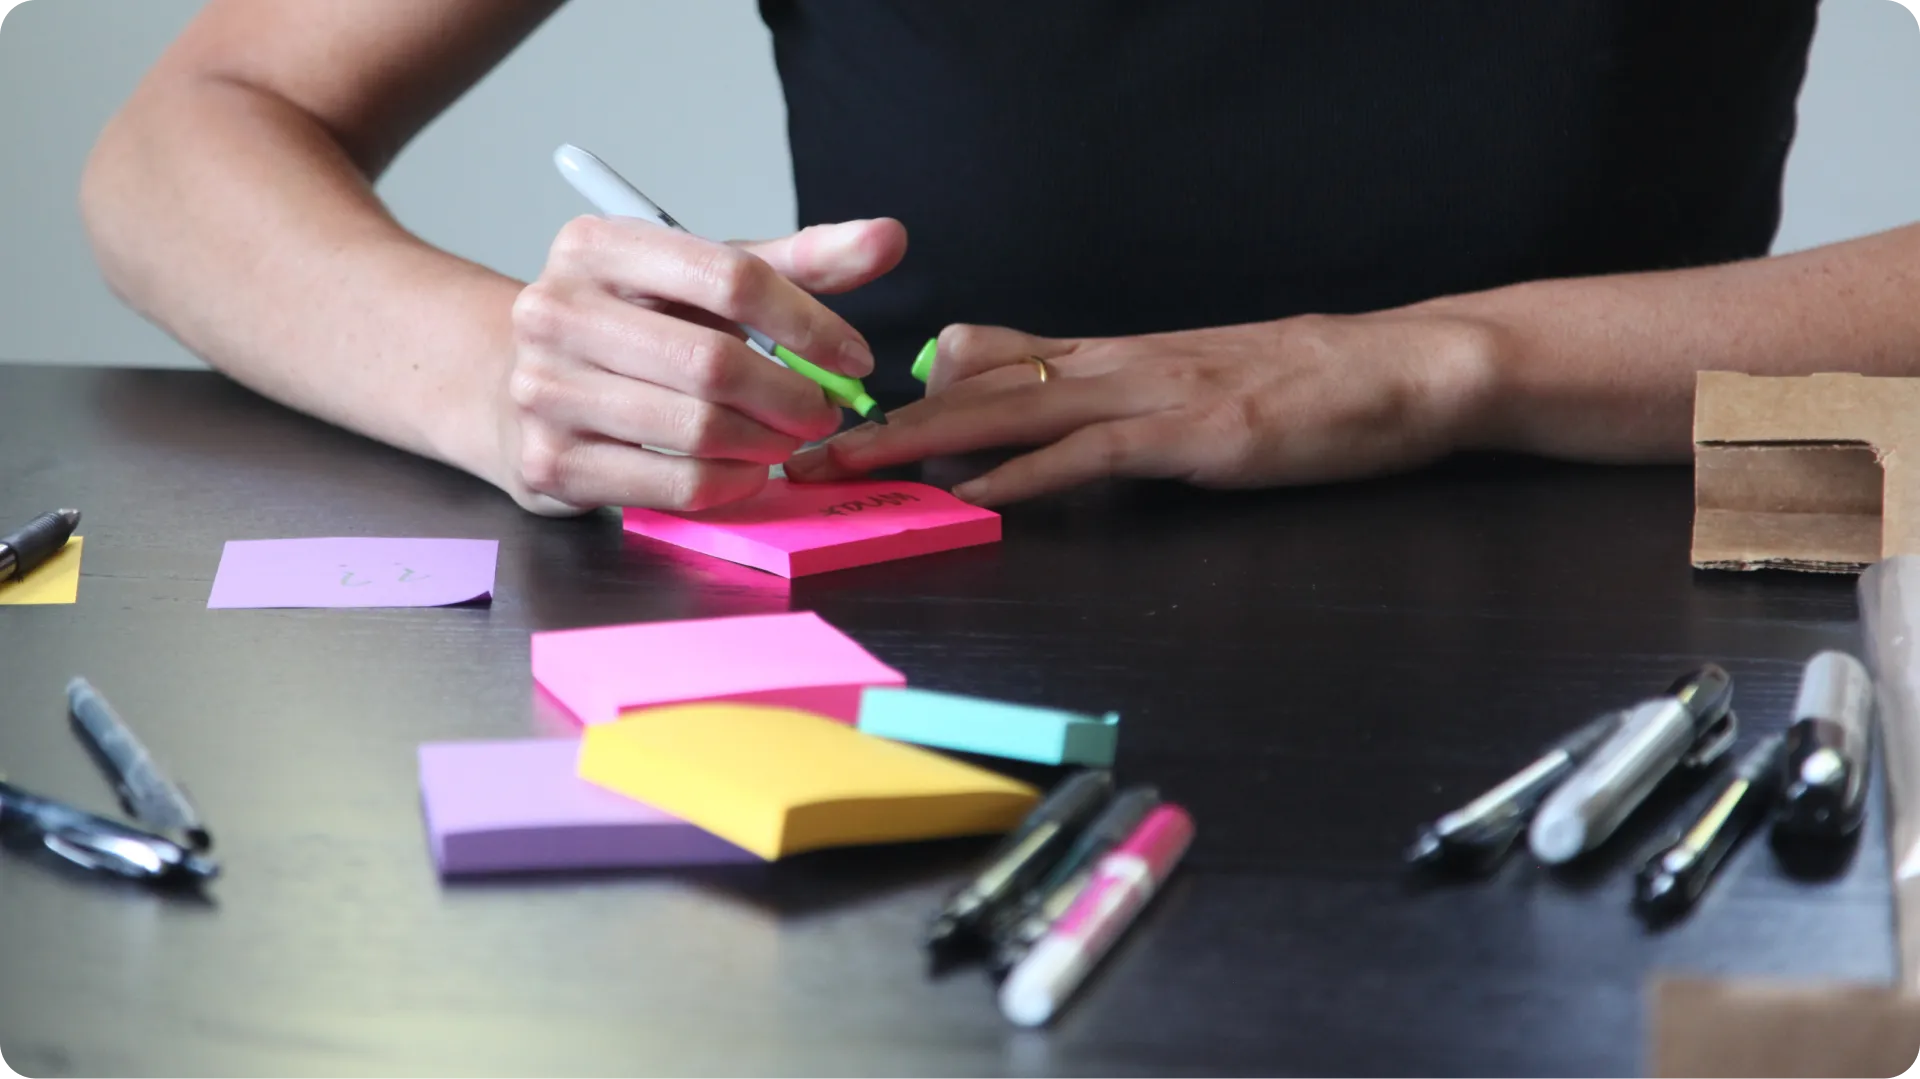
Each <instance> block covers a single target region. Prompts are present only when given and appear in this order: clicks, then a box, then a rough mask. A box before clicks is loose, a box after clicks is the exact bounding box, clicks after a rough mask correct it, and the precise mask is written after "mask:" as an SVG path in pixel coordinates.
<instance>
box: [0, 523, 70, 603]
mask: <svg viewBox="0 0 1920 1079" xmlns="http://www.w3.org/2000/svg"><path fill="white" fill-rule="evenodd" d="M79 599H80V537H79V536H75V537H73V538H72V539H70V540H68V541H67V545H66V546H65V547H62V548H60V550H59V552H58V553H56V554H55V555H54V556H53V557H52V558H49V559H47V560H46V561H45V562H42V563H40V568H39V569H36V570H34V571H33V572H32V573H29V574H27V575H26V576H25V577H22V578H20V579H18V580H14V581H8V582H7V583H6V584H0V607H5V606H7V605H9V604H12V605H16V606H26V605H28V604H37V603H74V602H76V601H78V600H79Z"/></svg>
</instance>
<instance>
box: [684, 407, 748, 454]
mask: <svg viewBox="0 0 1920 1079" xmlns="http://www.w3.org/2000/svg"><path fill="white" fill-rule="evenodd" d="M682 422H683V424H684V430H682V431H681V437H682V440H683V441H684V442H685V444H686V450H687V452H688V453H690V454H693V455H694V456H696V457H706V456H710V455H713V454H716V453H720V452H723V451H726V450H731V449H734V448H735V447H733V446H731V445H729V444H728V443H729V442H730V441H731V440H730V439H729V437H728V435H729V431H728V425H727V422H726V413H725V410H723V409H722V408H721V407H720V406H719V405H716V404H712V403H710V402H707V401H695V402H694V403H693V407H692V408H689V409H687V410H686V413H685V416H684V418H683V420H682Z"/></svg>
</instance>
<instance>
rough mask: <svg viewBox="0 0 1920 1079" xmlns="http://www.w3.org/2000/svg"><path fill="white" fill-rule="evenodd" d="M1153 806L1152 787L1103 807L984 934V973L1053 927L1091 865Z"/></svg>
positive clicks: (1156, 795) (1156, 799)
mask: <svg viewBox="0 0 1920 1079" xmlns="http://www.w3.org/2000/svg"><path fill="white" fill-rule="evenodd" d="M1159 804H1160V792H1159V791H1158V790H1156V789H1154V788H1152V787H1133V788H1131V789H1129V790H1124V791H1121V792H1120V793H1119V794H1118V795H1116V796H1115V797H1114V799H1113V801H1111V802H1109V803H1107V808H1106V810H1105V811H1104V812H1102V813H1101V814H1100V815H1099V816H1098V817H1095V818H1094V820H1093V823H1092V824H1089V825H1087V830H1086V831H1084V832H1081V833H1080V838H1078V839H1076V840H1074V841H1073V846H1072V847H1071V848H1069V849H1068V850H1067V853H1066V855H1065V856H1064V857H1062V858H1061V859H1060V862H1059V864H1057V865H1055V866H1054V867H1053V870H1052V872H1049V873H1048V874H1047V875H1046V877H1045V878H1043V879H1042V880H1041V881H1040V883H1039V885H1038V886H1036V887H1035V888H1034V889H1033V891H1031V892H1028V893H1027V894H1026V895H1025V896H1022V897H1021V902H1020V903H1019V904H1017V905H1015V906H1013V907H1010V908H1008V909H1007V910H1006V911H1005V912H1004V914H1003V915H1002V916H1001V917H999V918H997V919H995V920H994V921H993V923H992V924H991V925H990V926H989V927H988V930H987V935H988V936H989V937H990V938H991V939H992V941H993V957H992V958H991V959H990V960H989V961H988V965H989V968H990V969H991V970H992V971H993V972H994V973H996V974H1003V973H1005V972H1007V971H1009V970H1012V969H1013V968H1014V966H1015V965H1017V964H1018V963H1019V962H1020V960H1022V959H1025V958H1026V957H1027V953H1028V952H1030V951H1032V950H1033V946H1034V945H1035V944H1038V943H1039V942H1040V938H1042V937H1044V936H1046V935H1047V930H1048V929H1050V928H1052V926H1053V923H1054V922H1056V921H1059V920H1060V916H1061V915H1062V914H1065V913H1066V912H1067V908H1068V907H1070V906H1072V905H1073V901H1074V900H1075V899H1078V898H1080V893H1081V892H1082V891H1085V890H1086V887H1087V881H1089V880H1091V879H1092V878H1093V870H1094V865H1095V863H1097V862H1099V861H1100V859H1101V857H1103V856H1104V855H1105V854H1106V853H1107V852H1108V851H1110V850H1112V849H1113V848H1115V847H1117V846H1119V845H1120V844H1121V843H1122V842H1124V841H1125V840H1126V838H1127V837H1128V836H1130V835H1132V834H1133V830H1134V829H1135V828H1138V827H1140V822H1141V821H1143V820H1145V819H1147V814H1149V813H1151V812H1153V809H1154V807H1155V806H1157V805H1159Z"/></svg>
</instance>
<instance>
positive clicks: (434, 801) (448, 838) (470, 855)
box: [420, 738, 761, 876]
mask: <svg viewBox="0 0 1920 1079" xmlns="http://www.w3.org/2000/svg"><path fill="white" fill-rule="evenodd" d="M579 754H580V743H579V741H578V740H576V739H565V738H528V739H521V740H517V741H505V742H436V743H429V744H427V745H423V746H421V747H420V806H421V809H422V811H423V812H424V813H425V815H426V822H427V838H428V841H429V842H430V843H431V845H432V848H433V860H434V864H436V865H438V866H439V867H440V872H441V874H442V875H444V876H459V875H461V874H467V873H514V872H526V871H531V870H540V869H549V870H551V869H626V868H635V867H643V866H674V865H678V866H684V865H715V864H726V863H735V862H759V861H761V859H760V857H759V856H758V855H756V854H753V853H752V852H750V851H747V850H743V849H741V848H739V847H736V846H734V845H733V844H731V843H729V842H727V841H726V840H724V839H721V838H720V837H719V836H716V835H714V834H712V833H711V832H707V831H704V830H702V829H700V828H696V827H694V826H693V825H691V824H688V823H687V822H686V821H684V820H681V819H680V818H679V817H676V816H674V815H672V814H671V813H667V812H664V811H662V810H658V809H655V808H654V807H652V806H650V805H647V804H645V803H643V802H636V801H634V800H633V799H631V798H628V797H625V796H624V795H619V794H615V793H613V792H612V791H610V790H607V789H606V788H604V787H598V786H595V785H594V784H592V783H589V782H587V781H586V780H584V779H581V778H580V777H579V776H577V775H575V774H574V767H575V763H576V760H577V758H578V757H579Z"/></svg>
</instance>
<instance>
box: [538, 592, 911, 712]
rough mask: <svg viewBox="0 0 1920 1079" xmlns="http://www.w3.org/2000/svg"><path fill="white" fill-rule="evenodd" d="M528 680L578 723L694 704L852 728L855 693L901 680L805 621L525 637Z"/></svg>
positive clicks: (801, 614) (790, 618) (815, 620)
mask: <svg viewBox="0 0 1920 1079" xmlns="http://www.w3.org/2000/svg"><path fill="white" fill-rule="evenodd" d="M532 651H533V679H534V681H535V682H537V683H539V684H540V687H541V688H542V689H544V690H546V691H547V693H548V695H550V696H551V697H553V699H555V700H556V701H559V702H560V704H561V705H562V706H564V707H565V708H566V709H567V711H569V712H572V713H573V715H574V718H576V719H578V720H579V721H580V722H582V723H611V722H613V721H614V720H615V719H618V718H619V716H620V712H621V710H622V709H627V708H647V707H651V706H654V705H661V704H687V703H691V702H694V701H743V702H748V703H753V704H769V705H777V706H780V707H783V708H799V709H803V710H805V711H808V712H814V713H817V714H819V715H823V716H831V717H832V718H834V719H837V720H840V721H841V722H842V723H857V722H859V719H860V691H861V690H863V689H865V688H866V687H868V686H899V685H905V684H906V681H907V679H906V677H905V676H904V675H902V674H901V673H900V672H899V671H896V670H894V669H893V668H892V667H889V666H887V665H886V664H884V663H882V662H880V661H879V660H877V659H875V658H874V657H873V655H872V654H871V653H869V652H868V651H867V650H866V649H864V648H862V647H860V645H859V644H858V643H857V642H855V641H854V640H853V639H852V638H851V637H848V636H847V635H846V634H844V633H842V632H840V631H839V630H837V629H835V628H833V627H832V626H830V625H828V624H827V623H826V622H824V621H822V620H821V618H820V616H819V615H817V614H814V613H813V612H811V611H796V612H793V613H790V614H750V615H741V616H738V617H734V618H703V619H694V620H690V621H685V622H648V623H644V624H641V625H630V626H601V627H598V628H595V629H568V630H558V631H556V632H552V633H536V634H534V635H533V646H532Z"/></svg>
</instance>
